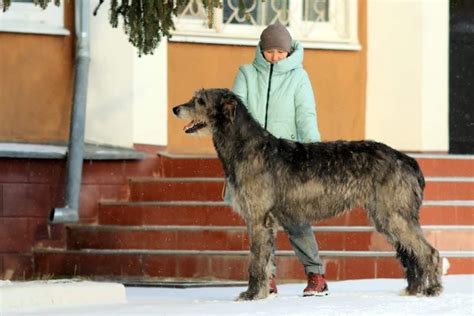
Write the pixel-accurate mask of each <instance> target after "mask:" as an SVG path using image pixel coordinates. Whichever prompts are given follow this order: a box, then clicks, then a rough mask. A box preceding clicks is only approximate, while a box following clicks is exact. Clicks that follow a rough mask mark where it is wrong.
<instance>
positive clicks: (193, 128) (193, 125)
mask: <svg viewBox="0 0 474 316" xmlns="http://www.w3.org/2000/svg"><path fill="white" fill-rule="evenodd" d="M206 126H207V124H206V123H204V122H202V121H195V120H192V121H191V122H189V123H188V124H186V126H184V127H183V130H184V132H185V133H187V134H192V133H195V132H197V131H198V130H200V129H201V128H204V127H206Z"/></svg>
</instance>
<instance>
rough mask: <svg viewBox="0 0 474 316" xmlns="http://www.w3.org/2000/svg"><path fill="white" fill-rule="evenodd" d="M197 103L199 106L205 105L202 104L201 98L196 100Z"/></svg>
mask: <svg viewBox="0 0 474 316" xmlns="http://www.w3.org/2000/svg"><path fill="white" fill-rule="evenodd" d="M197 103H198V104H199V105H204V104H206V103H205V102H204V99H203V98H198V99H197Z"/></svg>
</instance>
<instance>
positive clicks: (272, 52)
mask: <svg viewBox="0 0 474 316" xmlns="http://www.w3.org/2000/svg"><path fill="white" fill-rule="evenodd" d="M263 57H265V59H266V60H267V61H268V62H269V63H271V64H275V63H277V62H279V61H280V60H282V59H285V58H286V57H288V52H285V51H284V50H281V49H276V48H272V49H266V50H264V51H263Z"/></svg>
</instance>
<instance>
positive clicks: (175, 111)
mask: <svg viewBox="0 0 474 316" xmlns="http://www.w3.org/2000/svg"><path fill="white" fill-rule="evenodd" d="M173 113H174V115H176V116H178V115H179V106H175V107H174V108H173Z"/></svg>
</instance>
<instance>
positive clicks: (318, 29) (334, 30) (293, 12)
mask: <svg viewBox="0 0 474 316" xmlns="http://www.w3.org/2000/svg"><path fill="white" fill-rule="evenodd" d="M238 3H239V1H238V0H224V1H223V8H222V9H215V10H214V25H213V27H212V28H209V27H208V25H207V24H208V23H207V12H206V10H205V9H204V8H203V6H202V4H201V0H193V1H190V3H188V4H187V5H186V6H183V7H181V8H179V10H178V12H179V13H178V17H177V19H176V21H175V26H176V30H175V31H173V33H172V34H173V37H172V38H171V41H185V42H201V43H220V44H238V45H256V44H257V42H258V39H259V36H260V33H261V32H262V30H263V29H264V28H265V27H266V26H267V25H269V24H273V23H275V22H277V21H279V22H280V23H282V24H283V25H285V26H287V27H288V29H289V30H290V33H291V34H292V36H293V37H294V39H296V40H298V41H300V42H302V43H304V47H305V48H322V49H345V50H359V49H360V45H359V41H358V36H357V1H356V0H266V1H263V2H262V1H259V0H244V3H245V5H246V8H247V9H246V12H245V13H244V14H242V13H240V12H239V7H238Z"/></svg>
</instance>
